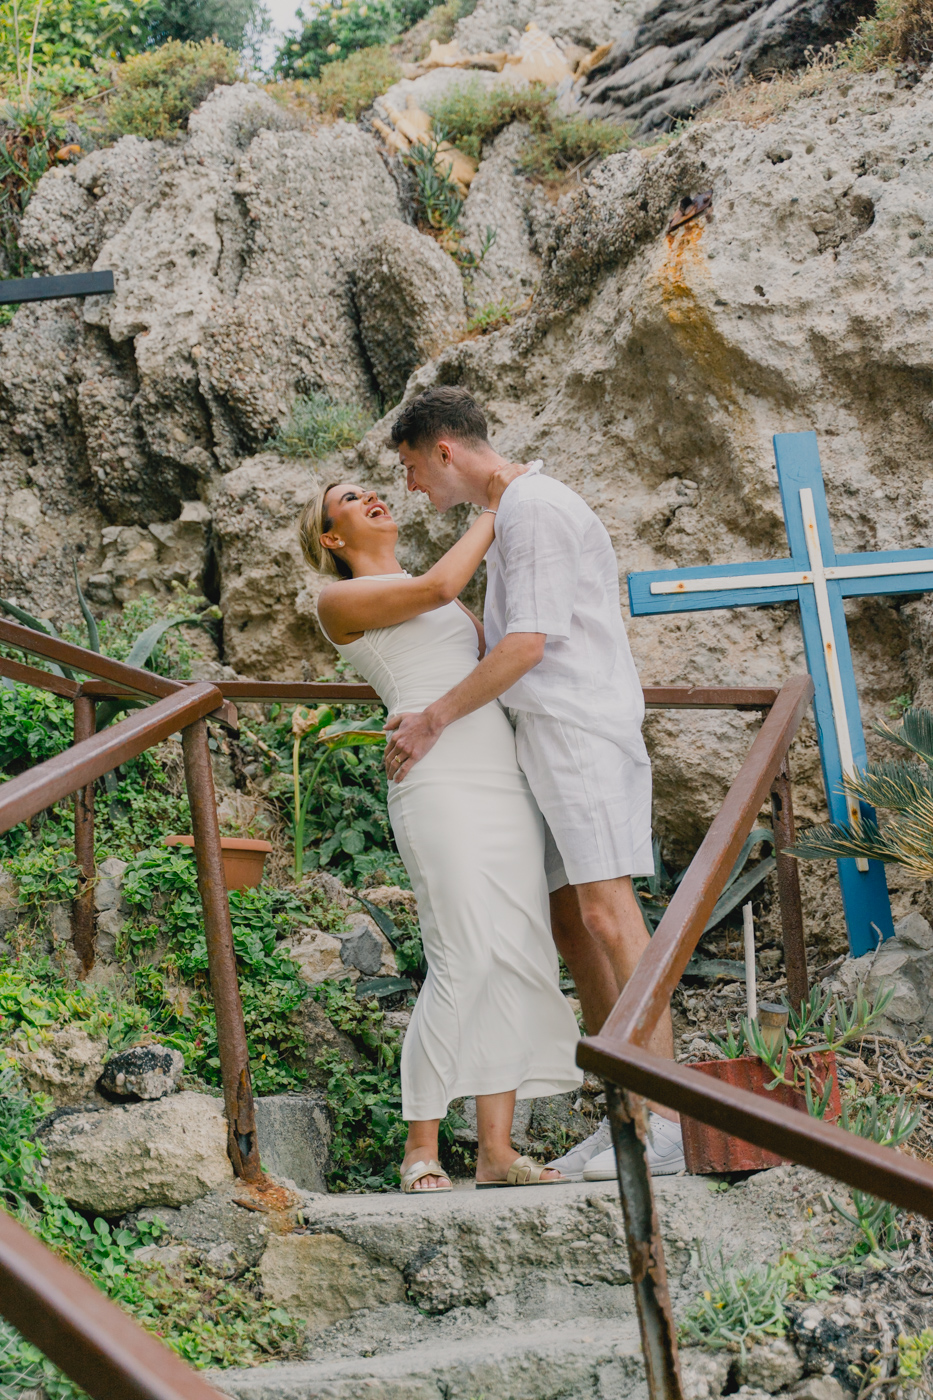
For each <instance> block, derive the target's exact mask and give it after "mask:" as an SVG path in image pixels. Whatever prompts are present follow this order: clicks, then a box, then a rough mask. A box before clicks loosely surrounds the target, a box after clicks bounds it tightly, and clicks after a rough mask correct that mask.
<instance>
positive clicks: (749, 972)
mask: <svg viewBox="0 0 933 1400" xmlns="http://www.w3.org/2000/svg"><path fill="white" fill-rule="evenodd" d="M742 925H743V929H744V932H745V992H746V997H747V1000H748V1019H749V1020H750V1021H754V1019H755V1017H756V1016H757V1015H758V989H757V986H756V983H755V923H754V920H753V919H752V902H751V900H749V901H748V903H747V904H746V905H744V907H743V909H742Z"/></svg>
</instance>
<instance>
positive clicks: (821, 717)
mask: <svg viewBox="0 0 933 1400" xmlns="http://www.w3.org/2000/svg"><path fill="white" fill-rule="evenodd" d="M774 455H775V460H776V462H777V473H778V482H779V484H780V488H781V505H782V507H783V510H784V525H785V528H786V530H787V541H788V544H789V545H790V554H791V557H790V558H789V559H778V560H771V559H768V560H764V561H762V562H761V563H757V564H725V565H723V566H722V567H716V566H713V567H712V568H709V567H707V568H695V569H656V570H649V571H647V572H645V573H636V574H630V575H629V580H628V588H629V600H630V603H631V609H632V615H633V616H635V617H639V616H643V615H645V614H647V613H666V612H698V611H702V610H704V609H709V608H742V607H761V606H763V605H767V604H769V603H789V602H797V603H798V604H799V605H800V622H801V628H802V630H803V640H804V646H805V648H806V653H807V666H808V667H809V671H810V675H811V676H812V678H813V685H814V689H815V694H814V697H813V706H814V709H815V711H816V723H817V732H818V738H819V745H820V759H821V762H822V765H823V782H824V784H825V786H826V800H827V803H828V805H829V812H830V819H831V820H832V821H834V822H851V821H854V820H857V819H858V818H859V816H860V815H861V816H862V817H863V818H864V817H872V816H873V815H874V814H873V812H872V809H871V808H870V807H869V806H868V805H867V804H866V803H864V802H859V800H858V799H857V798H854V797H851V796H849V795H848V794H846V793H844V792H843V788H842V778H843V775H844V774H846V773H851V772H853V770H854V769H855V768H859V767H863V766H864V765H865V763H866V762H867V755H866V752H865V736H864V734H863V731H862V720H861V716H860V714H859V703H858V692H857V691H856V687H855V672H854V671H853V669H852V654H851V652H850V650H849V637H848V632H847V630H846V620H845V613H844V610H843V606H842V600H843V598H860V597H863V596H865V595H868V594H888V593H926V592H929V591H933V549H901V550H880V551H878V552H877V553H875V554H840V555H837V554H836V552H835V550H834V549H833V537H832V531H831V529H830V524H829V514H828V512H827V509H826V492H825V490H824V487H823V474H822V471H821V469H820V456H819V451H818V449H817V445H816V434H815V433H778V434H777V435H776V436H775V438H774ZM837 867H838V870H839V883H840V885H841V887H842V900H843V905H844V906H845V914H846V923H847V926H848V930H849V946H850V948H851V951H852V953H853V955H854V956H855V957H860V956H861V955H862V954H863V953H867V952H870V951H871V949H872V948H875V947H876V946H877V944H878V942H879V940H880V939H883V938H887V937H889V936H890V934H892V933H893V932H894V927H893V923H892V919H891V905H890V901H889V899H888V889H887V884H886V881H885V877H884V867H883V865H881V863H880V862H878V861H867V860H840V861H838V862H837Z"/></svg>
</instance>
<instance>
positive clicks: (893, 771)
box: [844, 760, 933, 812]
mask: <svg viewBox="0 0 933 1400" xmlns="http://www.w3.org/2000/svg"><path fill="white" fill-rule="evenodd" d="M844 786H845V789H846V792H851V793H852V794H853V795H854V796H855V797H861V798H862V799H863V800H864V801H865V802H870V803H871V805H872V806H873V807H890V808H891V809H892V810H893V811H895V812H905V811H907V810H908V809H909V808H910V807H912V806H913V804H914V803H915V802H918V801H920V800H922V799H923V798H925V797H926V798H929V797H933V772H930V771H929V770H928V769H926V768H921V767H919V766H918V765H917V764H915V763H901V762H899V761H897V760H895V761H893V762H891V763H870V764H869V765H868V767H867V768H861V769H859V771H858V772H857V773H855V774H854V775H852V776H850V777H847V778H846V779H845V781H844Z"/></svg>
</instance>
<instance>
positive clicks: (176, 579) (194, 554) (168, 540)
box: [93, 501, 211, 603]
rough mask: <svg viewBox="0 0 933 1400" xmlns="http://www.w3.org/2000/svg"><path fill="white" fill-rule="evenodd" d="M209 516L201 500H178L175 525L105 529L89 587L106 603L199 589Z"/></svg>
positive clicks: (201, 584)
mask: <svg viewBox="0 0 933 1400" xmlns="http://www.w3.org/2000/svg"><path fill="white" fill-rule="evenodd" d="M210 523H211V513H210V510H209V509H208V507H207V506H206V505H205V504H204V502H203V501H184V502H183V503H182V507H181V512H180V514H179V516H178V519H177V520H170V521H165V522H160V521H154V522H153V523H152V524H151V525H149V526H148V528H147V529H145V530H143V529H140V528H138V527H136V526H134V525H109V526H107V528H106V529H105V530H103V531H102V532H101V547H102V549H103V552H104V559H103V562H102V564H101V566H100V572H99V573H98V574H96V575H94V579H93V584H94V587H96V589H97V590H98V592H100V591H102V590H103V591H106V592H108V593H109V595H110V601H116V602H118V603H126V602H128V601H129V599H131V598H138V597H141V596H143V595H145V594H155V595H156V596H158V595H160V594H167V595H169V596H172V593H173V585H175V584H181V585H182V587H185V588H187V587H189V586H192V587H194V588H195V590H196V591H197V592H201V591H202V590H203V583H204V570H205V567H206V564H207V554H208V539H207V536H208V528H209V526H210Z"/></svg>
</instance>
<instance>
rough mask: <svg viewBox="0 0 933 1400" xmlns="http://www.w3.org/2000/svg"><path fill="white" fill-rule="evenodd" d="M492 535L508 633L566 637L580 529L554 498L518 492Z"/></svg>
mask: <svg viewBox="0 0 933 1400" xmlns="http://www.w3.org/2000/svg"><path fill="white" fill-rule="evenodd" d="M496 539H497V542H498V545H499V552H500V557H501V559H502V563H503V566H504V569H505V578H506V610H505V611H506V619H505V620H506V628H505V630H506V633H509V632H544V633H546V634H547V635H548V636H549V637H569V636H570V623H571V618H572V617H573V607H574V600H575V597H576V592H577V580H578V577H579V573H580V558H581V554H582V551H583V528H582V526H581V525H580V522H579V521H577V520H574V519H572V518H571V517H570V516H569V515H568V514H567V512H565V511H563V510H561V509H560V507H559V506H557V505H555V504H554V502H552V501H548V500H544V499H542V498H541V497H540V496H533V495H528V496H522V497H520V498H519V499H518V500H517V501H516V502H515V504H514V505H513V506H511V508H510V510H509V512H508V515H507V517H506V519H505V521H502V522H501V524H500V523H499V522H497V529H496Z"/></svg>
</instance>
